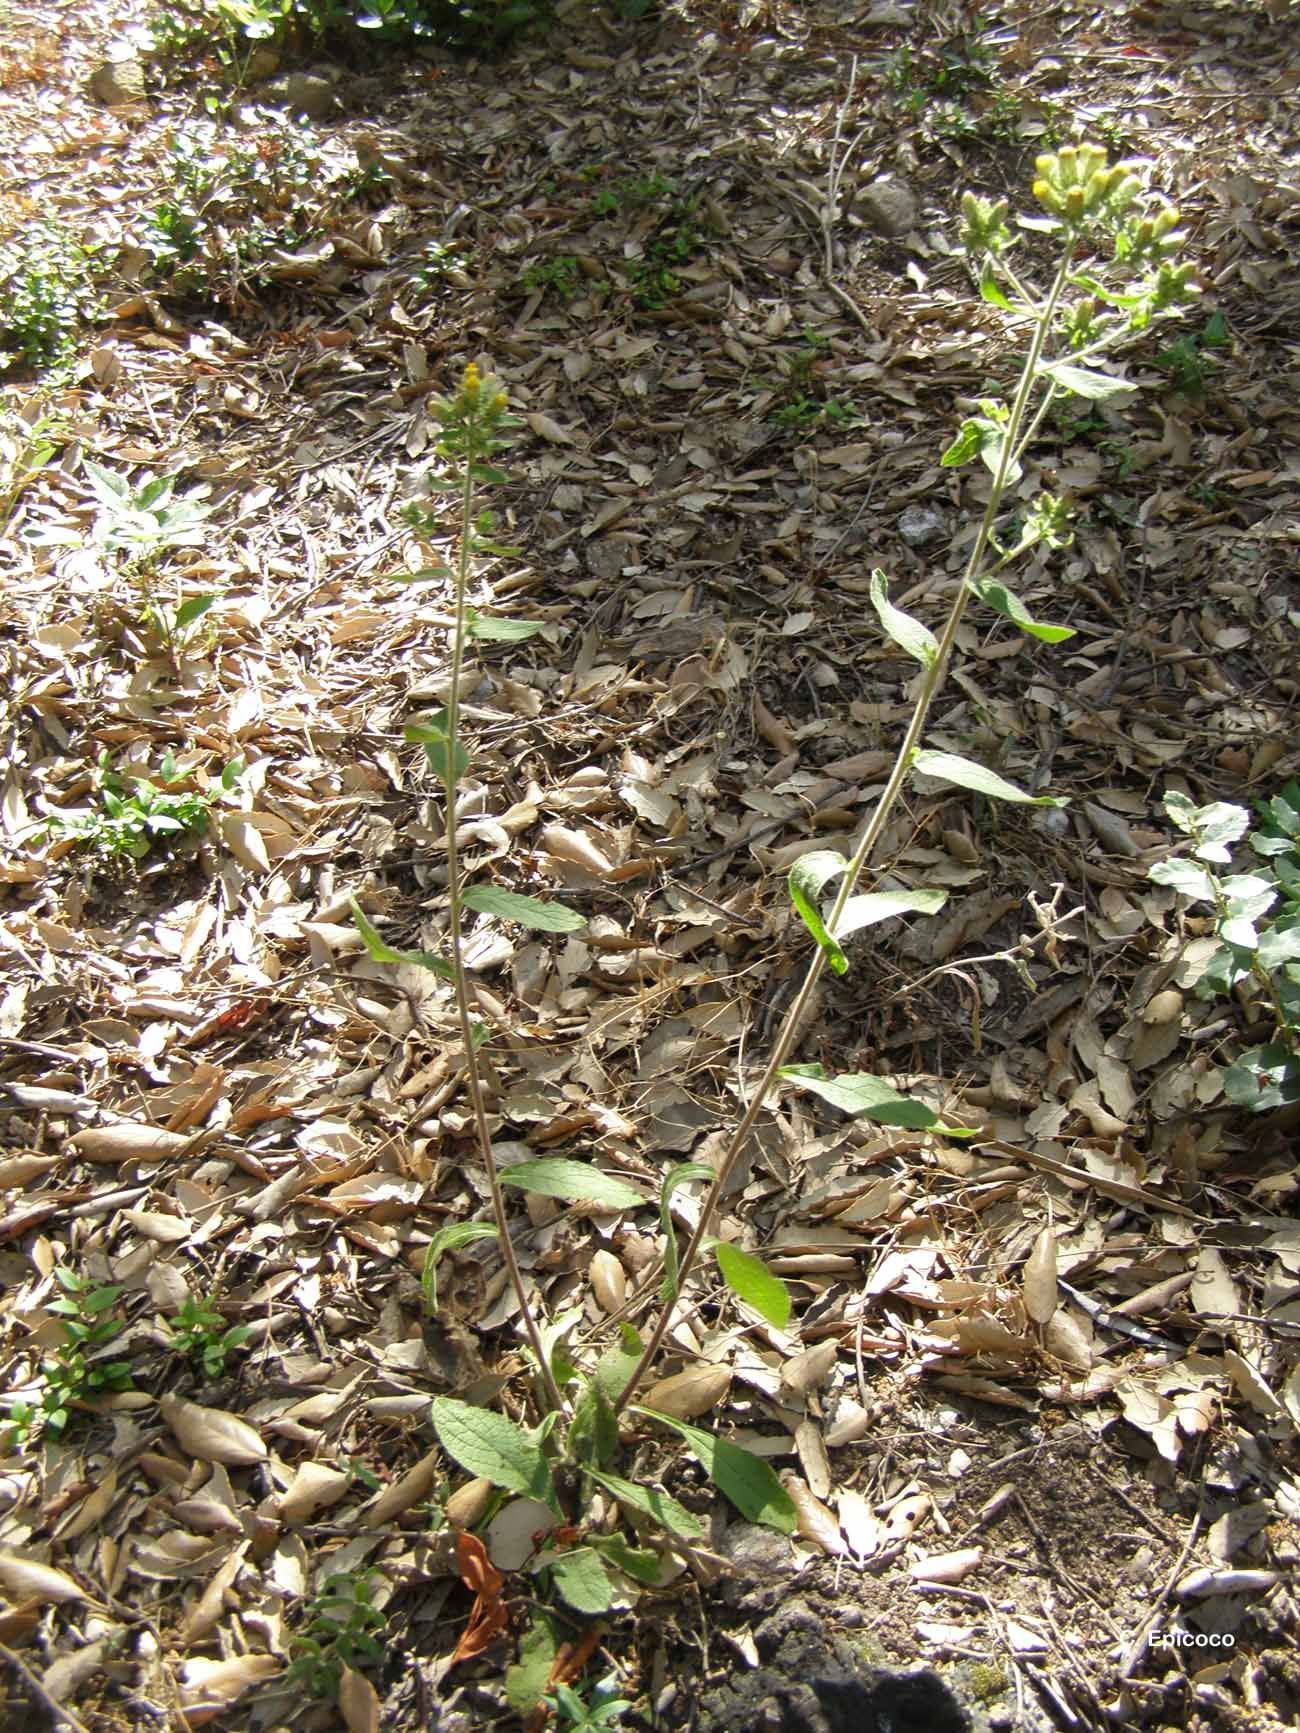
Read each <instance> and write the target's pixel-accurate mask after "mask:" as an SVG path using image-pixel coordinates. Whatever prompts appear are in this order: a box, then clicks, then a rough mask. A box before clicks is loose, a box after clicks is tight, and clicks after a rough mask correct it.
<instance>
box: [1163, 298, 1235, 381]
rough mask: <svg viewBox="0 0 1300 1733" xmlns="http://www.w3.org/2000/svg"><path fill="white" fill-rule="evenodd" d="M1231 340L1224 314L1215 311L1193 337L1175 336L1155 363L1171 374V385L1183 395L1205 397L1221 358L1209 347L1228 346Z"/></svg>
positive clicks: (1221, 347)
mask: <svg viewBox="0 0 1300 1733" xmlns="http://www.w3.org/2000/svg"><path fill="white" fill-rule="evenodd" d="M1231 341H1232V339H1231V338H1230V337H1229V335H1228V324H1227V321H1226V320H1225V319H1224V317H1223V314H1222V313H1212V314H1211V315H1210V317H1209V318H1208V319H1207V320H1206V322H1205V325H1204V328H1203V329H1202V330H1201V331H1200V332H1199V333H1198V334H1196V335H1194V336H1190V337H1176V338H1175V339H1174V341H1173V342H1172V343H1171V344H1170V345H1169V346H1168V348H1166V349H1162V350H1161V351H1160V352H1159V354H1158V355H1157V356H1156V366H1157V367H1159V368H1162V369H1163V371H1164V372H1165V373H1167V374H1168V376H1169V388H1170V390H1171V391H1177V392H1178V393H1179V394H1180V395H1181V396H1183V397H1192V398H1196V397H1204V396H1205V391H1206V387H1207V385H1208V384H1209V382H1210V380H1211V379H1212V378H1213V376H1214V373H1215V371H1216V370H1217V368H1218V365H1219V363H1218V361H1217V360H1216V359H1215V358H1214V356H1213V355H1212V354H1207V353H1206V351H1207V350H1215V349H1226V348H1228V347H1229V346H1230V344H1231Z"/></svg>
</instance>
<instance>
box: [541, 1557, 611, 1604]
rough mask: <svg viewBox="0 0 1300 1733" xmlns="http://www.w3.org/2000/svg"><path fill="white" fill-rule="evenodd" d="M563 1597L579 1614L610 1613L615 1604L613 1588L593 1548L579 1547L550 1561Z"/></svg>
mask: <svg viewBox="0 0 1300 1733" xmlns="http://www.w3.org/2000/svg"><path fill="white" fill-rule="evenodd" d="M547 1562H548V1563H549V1565H550V1568H551V1576H552V1577H553V1579H554V1581H555V1586H556V1588H557V1589H559V1591H560V1593H561V1595H562V1596H563V1597H564V1599H565V1600H566V1601H567V1602H568V1603H569V1605H570V1606H571V1607H572V1608H573V1610H574V1612H576V1613H607V1612H608V1611H609V1609H610V1607H611V1605H612V1604H613V1600H614V1585H613V1583H611V1582H610V1580H609V1577H608V1575H607V1574H606V1572H605V1567H604V1565H603V1564H602V1563H601V1560H600V1554H599V1553H598V1552H596V1551H595V1549H594V1548H593V1547H589V1546H582V1547H578V1548H577V1550H576V1551H575V1552H566V1553H561V1554H560V1556H559V1558H553V1559H549V1560H548V1561H547Z"/></svg>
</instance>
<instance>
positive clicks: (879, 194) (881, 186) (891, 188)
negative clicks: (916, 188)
mask: <svg viewBox="0 0 1300 1733" xmlns="http://www.w3.org/2000/svg"><path fill="white" fill-rule="evenodd" d="M856 208H857V212H858V215H859V216H860V217H861V218H862V219H863V221H864V222H866V223H868V224H870V226H871V227H872V228H873V229H875V231H876V233H877V234H880V235H891V236H898V235H905V234H907V233H908V231H909V230H911V229H914V228H915V227H916V219H917V217H918V216H919V214H920V211H919V208H918V206H917V202H916V199H915V197H914V196H913V194H912V193H911V192H909V191H908V189H907V188H906V187H905V186H904V185H903V184H902V183H901V181H891V180H878V181H872V182H871V184H870V186H866V187H863V188H862V190H861V192H859V194H858V197H857V205H856Z"/></svg>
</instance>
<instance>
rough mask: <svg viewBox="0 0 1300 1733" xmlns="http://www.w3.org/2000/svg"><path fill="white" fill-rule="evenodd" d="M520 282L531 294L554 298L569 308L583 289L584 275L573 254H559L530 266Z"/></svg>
mask: <svg viewBox="0 0 1300 1733" xmlns="http://www.w3.org/2000/svg"><path fill="white" fill-rule="evenodd" d="M520 281H521V282H522V284H523V286H524V288H525V289H527V290H528V292H529V294H531V295H550V296H554V298H555V299H556V300H557V301H561V302H563V303H564V304H565V305H566V306H567V305H568V303H569V302H570V301H571V300H572V299H573V297H574V296H575V295H576V294H577V293H578V290H579V288H580V287H581V284H582V273H581V270H580V268H579V265H578V261H577V259H576V258H575V257H574V256H573V254H572V253H557V254H556V256H555V257H554V258H553V259H539V260H538V261H537V263H536V264H533V265H530V266H529V267H528V269H527V270H526V271H525V272H524V274H523V276H522V277H521V278H520Z"/></svg>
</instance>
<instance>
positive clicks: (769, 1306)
mask: <svg viewBox="0 0 1300 1733" xmlns="http://www.w3.org/2000/svg"><path fill="white" fill-rule="evenodd" d="M713 1255H714V1257H715V1258H716V1259H717V1260H718V1268H719V1269H720V1270H721V1271H722V1279H723V1280H724V1281H725V1282H726V1284H727V1286H728V1287H729V1288H730V1289H731V1291H732V1293H733V1294H735V1296H736V1297H737V1299H740V1300H743V1301H744V1302H745V1304H746V1305H747V1306H752V1307H753V1308H754V1310H755V1311H756V1312H757V1313H758V1314H759V1315H760V1316H761V1317H764V1318H766V1319H767V1321H768V1323H769V1324H771V1325H773V1326H774V1327H775V1328H776V1329H778V1330H784V1329H785V1327H786V1325H787V1324H788V1323H789V1322H790V1290H789V1288H787V1287H786V1285H785V1283H784V1282H783V1281H782V1280H781V1278H780V1276H774V1275H773V1274H772V1272H771V1270H769V1269H768V1267H767V1265H766V1264H765V1263H764V1262H763V1260H762V1258H756V1257H754V1255H753V1254H752V1253H751V1252H742V1251H741V1249H740V1247H739V1246H733V1245H731V1244H730V1243H729V1242H728V1241H727V1240H718V1241H717V1242H716V1244H715V1245H714V1247H713Z"/></svg>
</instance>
